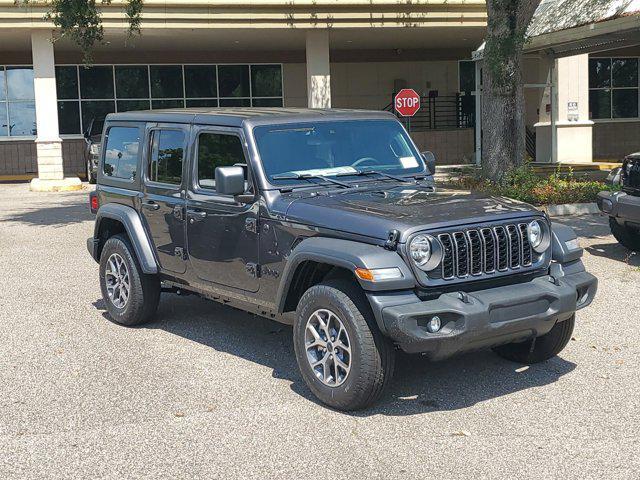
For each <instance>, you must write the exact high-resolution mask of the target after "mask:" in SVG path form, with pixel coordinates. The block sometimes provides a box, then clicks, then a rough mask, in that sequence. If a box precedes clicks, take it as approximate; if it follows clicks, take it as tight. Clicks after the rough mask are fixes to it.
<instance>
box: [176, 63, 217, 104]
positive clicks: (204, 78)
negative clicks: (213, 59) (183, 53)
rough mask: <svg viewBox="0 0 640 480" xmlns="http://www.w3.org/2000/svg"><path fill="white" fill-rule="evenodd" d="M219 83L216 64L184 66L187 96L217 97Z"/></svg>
mask: <svg viewBox="0 0 640 480" xmlns="http://www.w3.org/2000/svg"><path fill="white" fill-rule="evenodd" d="M217 85H218V80H217V76H216V67H215V65H185V66H184V88H185V92H186V95H187V98H211V97H217V96H218V86H217Z"/></svg>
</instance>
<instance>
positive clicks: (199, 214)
mask: <svg viewBox="0 0 640 480" xmlns="http://www.w3.org/2000/svg"><path fill="white" fill-rule="evenodd" d="M187 215H188V216H189V223H195V222H199V221H200V220H204V219H205V218H206V217H207V212H203V211H202V210H187Z"/></svg>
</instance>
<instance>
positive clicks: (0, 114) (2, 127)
mask: <svg viewBox="0 0 640 480" xmlns="http://www.w3.org/2000/svg"><path fill="white" fill-rule="evenodd" d="M7 135H9V129H8V127H7V103H6V102H0V137H6V136H7Z"/></svg>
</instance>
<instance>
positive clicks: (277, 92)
mask: <svg viewBox="0 0 640 480" xmlns="http://www.w3.org/2000/svg"><path fill="white" fill-rule="evenodd" d="M251 95H252V96H254V97H281V96H282V70H281V69H280V65H252V66H251Z"/></svg>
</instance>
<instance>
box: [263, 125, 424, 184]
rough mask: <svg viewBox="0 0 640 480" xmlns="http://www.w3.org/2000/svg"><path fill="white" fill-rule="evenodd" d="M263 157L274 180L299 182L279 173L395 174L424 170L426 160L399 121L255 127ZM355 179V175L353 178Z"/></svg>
mask: <svg viewBox="0 0 640 480" xmlns="http://www.w3.org/2000/svg"><path fill="white" fill-rule="evenodd" d="M253 133H254V136H255V139H256V143H257V145H258V151H259V152H260V159H261V161H262V165H263V168H264V170H265V172H266V174H267V176H268V177H269V179H270V180H271V181H273V182H275V183H283V182H284V183H290V182H291V181H293V182H297V183H299V182H300V181H299V180H295V179H294V180H291V179H278V178H277V177H278V175H282V176H285V175H295V174H304V173H306V174H311V175H324V176H334V175H337V174H344V175H345V176H346V178H348V175H349V174H350V173H353V174H357V173H358V171H362V170H367V169H375V170H380V171H385V172H388V173H391V174H400V175H406V174H414V173H422V172H423V171H424V162H423V160H422V157H421V156H420V154H419V153H418V152H417V151H416V150H415V149H414V148H413V146H412V143H411V140H410V139H409V137H408V135H407V133H406V132H405V130H404V129H403V128H402V126H401V125H400V124H399V123H398V122H396V121H390V120H367V121H332V122H315V123H297V124H286V125H272V126H260V127H255V128H254V130H253ZM353 178H355V177H353Z"/></svg>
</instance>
